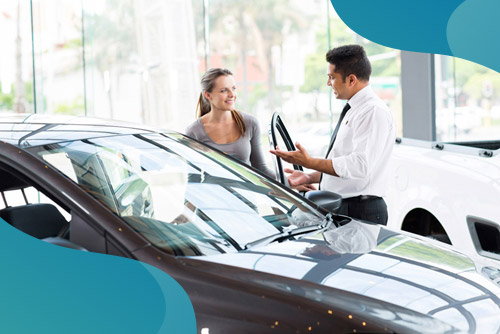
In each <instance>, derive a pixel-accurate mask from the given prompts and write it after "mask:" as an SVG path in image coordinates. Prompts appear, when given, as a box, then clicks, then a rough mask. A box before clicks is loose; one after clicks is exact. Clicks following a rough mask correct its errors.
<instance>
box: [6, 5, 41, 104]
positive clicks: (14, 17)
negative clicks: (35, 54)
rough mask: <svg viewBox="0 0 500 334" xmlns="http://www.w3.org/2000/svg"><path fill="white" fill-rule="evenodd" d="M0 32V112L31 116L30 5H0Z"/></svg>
mask: <svg viewBox="0 0 500 334" xmlns="http://www.w3.org/2000/svg"><path fill="white" fill-rule="evenodd" d="M0 31H1V32H2V33H1V34H0V45H2V52H0V112H6V111H14V112H27V113H31V112H33V111H34V104H33V61H32V60H33V59H32V53H31V50H32V47H31V7H30V2H29V1H2V2H0Z"/></svg>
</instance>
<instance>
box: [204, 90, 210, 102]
mask: <svg viewBox="0 0 500 334" xmlns="http://www.w3.org/2000/svg"><path fill="white" fill-rule="evenodd" d="M203 96H205V98H206V99H207V100H210V93H209V92H207V91H206V90H205V91H203Z"/></svg>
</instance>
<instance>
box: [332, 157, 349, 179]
mask: <svg viewBox="0 0 500 334" xmlns="http://www.w3.org/2000/svg"><path fill="white" fill-rule="evenodd" d="M332 167H333V170H334V171H335V173H337V175H338V176H339V177H340V178H342V179H346V178H347V177H348V171H347V162H346V159H345V157H337V158H333V159H332Z"/></svg>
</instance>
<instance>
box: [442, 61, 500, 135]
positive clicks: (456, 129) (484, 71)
mask: <svg viewBox="0 0 500 334" xmlns="http://www.w3.org/2000/svg"><path fill="white" fill-rule="evenodd" d="M435 60H436V61H435V64H436V66H435V70H436V139H437V140H442V141H472V140H492V139H498V133H499V132H500V74H499V73H497V72H495V71H493V70H491V69H488V68H486V67H484V66H481V65H478V64H475V63H473V62H470V61H467V60H464V59H459V58H454V57H448V56H441V55H436V56H435Z"/></svg>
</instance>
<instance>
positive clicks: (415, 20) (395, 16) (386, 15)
mask: <svg viewBox="0 0 500 334" xmlns="http://www.w3.org/2000/svg"><path fill="white" fill-rule="evenodd" d="M331 3H332V5H333V7H334V8H335V11H336V12H337V14H338V15H339V17H340V18H341V19H342V20H343V21H344V23H345V24H346V25H347V26H349V27H350V28H351V29H352V30H353V31H355V32H356V33H357V34H359V35H361V36H363V37H365V38H367V39H369V40H370V41H373V42H375V43H378V44H381V45H385V46H387V47H391V48H394V49H400V50H406V51H415V52H425V53H435V54H443V55H449V56H454V57H458V58H463V59H467V60H470V61H473V62H475V63H478V64H481V65H484V66H487V67H489V68H491V69H494V70H496V71H500V56H499V49H500V46H499V43H498V42H497V40H498V36H500V25H499V24H498V23H497V21H498V13H500V1H498V0H437V1H436V0H418V1H416V0H414V1H409V0H331Z"/></svg>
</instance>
